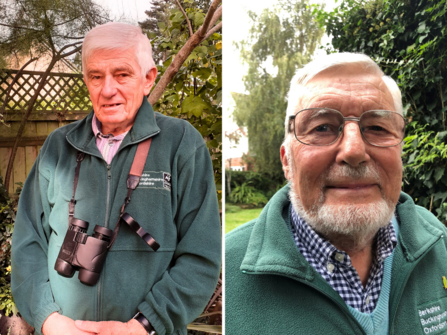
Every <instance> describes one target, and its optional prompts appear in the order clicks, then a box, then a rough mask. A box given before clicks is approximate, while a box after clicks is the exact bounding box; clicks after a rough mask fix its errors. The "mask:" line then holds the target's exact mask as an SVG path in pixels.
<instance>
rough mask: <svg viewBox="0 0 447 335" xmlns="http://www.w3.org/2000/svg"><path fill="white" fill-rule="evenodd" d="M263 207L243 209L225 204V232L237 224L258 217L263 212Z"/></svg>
mask: <svg viewBox="0 0 447 335" xmlns="http://www.w3.org/2000/svg"><path fill="white" fill-rule="evenodd" d="M261 211H262V208H253V209H242V208H240V207H238V206H234V205H226V206H225V234H226V233H228V232H229V231H231V230H233V229H234V228H236V227H237V226H240V225H241V224H243V223H245V222H248V221H250V220H253V219H256V218H257V217H258V216H259V214H261Z"/></svg>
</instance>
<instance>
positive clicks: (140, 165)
mask: <svg viewBox="0 0 447 335" xmlns="http://www.w3.org/2000/svg"><path fill="white" fill-rule="evenodd" d="M151 143H152V137H151V138H148V139H147V140H144V141H143V142H140V143H139V144H138V148H137V152H136V153H135V157H134V159H133V162H132V167H131V168H130V172H129V176H128V177H127V197H126V198H125V199H124V204H123V205H122V206H121V213H120V217H119V218H118V222H117V223H116V225H115V229H114V230H113V237H112V239H111V241H110V244H109V246H108V247H107V248H108V249H111V248H112V246H113V244H114V243H115V240H116V238H117V237H118V233H119V230H120V224H121V219H123V217H124V216H125V214H126V213H124V209H125V208H126V206H127V205H128V204H129V202H130V196H131V195H132V192H133V190H135V189H136V188H137V186H138V184H139V183H140V178H141V175H142V174H143V169H144V165H145V163H146V159H147V155H148V154H149V149H150V147H151ZM127 215H128V214H127ZM128 216H129V217H130V215H128ZM131 219H132V217H131ZM124 221H126V220H124ZM132 221H134V222H135V223H136V224H137V225H138V227H139V228H140V229H141V230H142V231H143V232H144V233H145V234H147V235H149V234H148V233H146V232H145V231H144V229H143V228H141V226H140V225H139V224H138V223H137V222H136V221H135V220H133V219H132ZM126 222H127V221H126ZM127 223H128V224H129V222H127ZM129 226H130V227H131V228H132V225H130V224H129ZM132 229H133V228H132ZM133 230H134V231H135V232H136V233H137V234H138V235H139V236H140V237H141V238H143V240H144V241H145V242H146V243H147V244H148V245H149V246H150V247H151V248H152V249H153V250H154V251H156V250H157V249H158V248H159V247H160V245H159V244H158V243H157V242H156V241H155V240H154V239H153V238H152V236H151V235H149V236H150V237H151V238H152V240H153V241H154V242H155V244H153V243H152V241H150V242H151V243H149V242H148V241H146V239H145V238H144V237H143V236H145V235H144V234H143V235H140V233H138V231H137V230H138V229H137V230H135V229H133ZM140 232H141V231H140ZM151 244H153V245H154V246H152V245H151Z"/></svg>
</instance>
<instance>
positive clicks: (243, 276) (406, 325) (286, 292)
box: [225, 186, 447, 335]
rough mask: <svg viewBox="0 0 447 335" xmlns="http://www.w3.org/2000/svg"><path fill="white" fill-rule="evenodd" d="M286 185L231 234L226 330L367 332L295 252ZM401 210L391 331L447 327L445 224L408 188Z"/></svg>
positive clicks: (435, 330)
mask: <svg viewBox="0 0 447 335" xmlns="http://www.w3.org/2000/svg"><path fill="white" fill-rule="evenodd" d="M288 190H289V186H286V187H284V188H283V189H282V190H280V191H279V192H278V193H277V194H276V195H275V196H274V197H273V198H272V199H271V200H270V202H269V203H268V204H267V206H266V207H265V208H264V210H263V211H262V213H261V215H260V216H259V218H258V219H256V220H253V221H251V222H248V223H246V224H245V225H242V226H241V227H238V228H237V229H235V230H234V231H232V232H230V233H228V234H227V235H226V238H225V241H226V248H225V252H226V255H225V326H226V328H225V333H226V335H235V334H244V335H249V334H256V335H259V334H306V335H307V334H312V335H315V334H322V335H327V334H331V335H336V334H339V335H346V334H365V332H364V331H363V329H362V327H361V326H360V324H359V323H358V322H357V320H356V319H355V318H354V317H353V316H352V314H351V313H350V312H349V309H348V307H347V305H346V303H345V302H344V301H343V300H342V298H341V297H340V296H339V295H338V293H336V292H335V291H334V290H333V289H332V288H331V286H330V285H329V284H328V283H327V282H326V281H325V280H324V279H323V278H322V277H321V276H320V275H319V274H318V273H317V272H316V271H315V270H314V269H313V268H312V267H311V266H310V265H309V263H307V262H306V260H305V259H304V257H303V256H302V255H301V254H300V252H299V251H298V248H297V247H296V245H295V241H294V240H293V237H292V235H291V233H290V229H291V222H290V217H289V212H290V210H289V206H290V201H289V199H288V195H287V194H288ZM397 211H398V214H399V218H400V225H399V228H400V232H399V238H398V244H397V247H396V249H395V252H394V259H393V269H392V278H391V293H390V305H389V309H390V314H389V319H390V327H389V333H390V334H405V335H408V334H411V335H415V334H436V335H437V334H447V290H446V288H445V287H444V284H443V276H446V277H447V243H446V238H445V235H446V234H445V233H446V228H445V227H444V226H443V225H442V224H441V223H440V222H439V221H438V220H437V219H436V218H435V217H434V216H433V215H432V214H431V213H430V212H429V211H427V210H426V209H424V208H422V207H419V206H416V205H415V204H414V202H413V201H412V199H411V198H410V197H409V196H408V195H406V194H405V193H401V195H400V199H399V204H398V205H397ZM381 335H382V334H381Z"/></svg>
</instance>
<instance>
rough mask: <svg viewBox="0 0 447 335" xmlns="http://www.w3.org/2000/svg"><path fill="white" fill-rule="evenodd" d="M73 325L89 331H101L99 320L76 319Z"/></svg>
mask: <svg viewBox="0 0 447 335" xmlns="http://www.w3.org/2000/svg"><path fill="white" fill-rule="evenodd" d="M75 326H76V328H78V329H80V330H83V331H86V332H91V333H99V332H100V331H101V323H100V322H94V321H81V320H76V321H75Z"/></svg>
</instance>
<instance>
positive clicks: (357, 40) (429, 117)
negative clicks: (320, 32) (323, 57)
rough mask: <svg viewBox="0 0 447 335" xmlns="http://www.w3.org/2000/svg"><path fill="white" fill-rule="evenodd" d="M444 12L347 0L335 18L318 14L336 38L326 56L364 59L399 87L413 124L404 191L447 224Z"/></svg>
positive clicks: (428, 6) (411, 0)
mask: <svg viewBox="0 0 447 335" xmlns="http://www.w3.org/2000/svg"><path fill="white" fill-rule="evenodd" d="M446 12H447V0H437V1H432V0H403V1H402V0H344V1H342V2H341V4H340V6H339V7H338V8H335V9H334V10H333V11H332V12H325V11H324V10H322V9H319V8H318V6H316V9H315V13H317V17H318V20H319V22H320V24H321V25H322V26H325V27H326V31H327V33H328V34H331V35H332V36H333V39H332V46H327V47H326V50H327V52H337V51H338V52H361V53H365V54H367V55H369V56H371V57H372V58H373V59H374V60H375V61H376V62H377V63H378V64H379V66H380V67H381V68H382V70H383V71H384V72H385V73H386V74H387V75H389V76H391V77H392V78H393V79H394V80H396V81H397V83H398V85H399V88H400V89H401V92H402V101H403V105H404V113H405V116H406V117H407V118H408V119H409V120H410V121H413V122H411V123H410V124H409V125H408V126H407V128H406V132H407V136H408V137H407V139H406V140H405V141H406V142H405V143H406V144H405V146H404V148H403V155H402V158H403V163H404V167H405V178H404V186H403V190H404V191H406V192H408V193H410V194H411V195H412V197H413V198H414V199H415V202H416V203H417V204H418V205H421V206H424V207H426V208H427V209H429V210H430V211H432V212H433V213H434V214H435V215H437V216H438V218H439V219H440V220H442V221H444V222H445V221H446V216H445V212H446V209H445V207H446V204H445V203H444V200H445V199H446V182H447V179H446V178H447V176H446V175H444V172H443V169H444V168H445V165H446V161H445V151H444V145H445V135H443V134H445V131H446V123H447V121H446V112H447V85H446V84H445V78H447V48H446V47H445V46H446V45H447V15H446ZM438 133H439V134H438ZM441 170H442V171H441Z"/></svg>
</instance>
